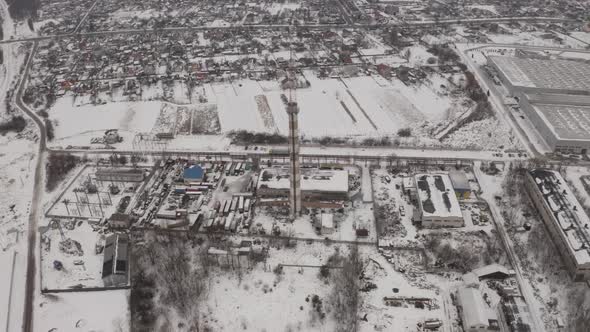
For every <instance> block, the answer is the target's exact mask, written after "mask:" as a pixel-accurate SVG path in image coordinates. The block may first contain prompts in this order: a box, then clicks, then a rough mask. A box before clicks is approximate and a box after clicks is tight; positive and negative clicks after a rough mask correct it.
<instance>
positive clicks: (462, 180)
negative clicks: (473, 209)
mask: <svg viewBox="0 0 590 332" xmlns="http://www.w3.org/2000/svg"><path fill="white" fill-rule="evenodd" d="M449 177H450V178H451V184H452V185H453V189H454V190H455V195H456V196H457V198H458V199H469V198H470V197H471V185H470V184H469V180H468V179H467V176H466V175H465V173H464V172H461V171H451V172H449Z"/></svg>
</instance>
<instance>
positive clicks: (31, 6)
mask: <svg viewBox="0 0 590 332" xmlns="http://www.w3.org/2000/svg"><path fill="white" fill-rule="evenodd" d="M6 3H7V4H8V9H9V10H10V16H12V18H14V19H17V20H20V19H24V18H27V17H35V16H37V10H38V9H39V6H40V0H6Z"/></svg>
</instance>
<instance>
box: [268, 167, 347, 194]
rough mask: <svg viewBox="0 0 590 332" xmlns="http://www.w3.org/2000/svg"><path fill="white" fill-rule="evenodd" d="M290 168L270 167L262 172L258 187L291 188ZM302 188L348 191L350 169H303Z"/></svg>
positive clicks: (303, 189)
mask: <svg viewBox="0 0 590 332" xmlns="http://www.w3.org/2000/svg"><path fill="white" fill-rule="evenodd" d="M289 178H290V175H289V170H288V169H286V168H269V169H265V170H263V171H262V172H260V177H259V179H258V188H269V189H289V186H290V184H289V183H290V182H289ZM301 190H302V191H318V192H341V193H345V192H348V171H346V170H318V169H301Z"/></svg>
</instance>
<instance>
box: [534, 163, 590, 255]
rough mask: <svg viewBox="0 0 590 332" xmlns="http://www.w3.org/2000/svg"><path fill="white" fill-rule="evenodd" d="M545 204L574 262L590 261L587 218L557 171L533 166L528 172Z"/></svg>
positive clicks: (588, 222)
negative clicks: (557, 224) (557, 225)
mask: <svg viewBox="0 0 590 332" xmlns="http://www.w3.org/2000/svg"><path fill="white" fill-rule="evenodd" d="M530 174H531V176H532V177H533V179H534V180H535V183H536V184H537V187H538V188H539V190H540V191H541V193H542V194H543V198H544V199H545V203H546V204H547V205H548V206H549V208H550V210H551V211H552V212H553V216H554V217H555V220H557V222H558V223H559V229H560V230H561V236H562V237H563V238H564V239H566V240H567V241H566V243H567V244H568V246H569V249H570V251H571V252H572V253H573V255H574V257H575V259H576V262H577V264H587V263H590V230H589V229H588V227H589V226H590V219H589V218H588V215H587V214H586V213H585V212H584V209H583V208H582V206H581V205H580V203H579V202H578V200H577V199H576V197H575V196H574V194H573V192H572V191H571V189H570V188H569V186H568V185H567V183H566V182H565V180H564V179H563V177H562V176H561V174H559V172H556V171H553V170H547V169H535V170H532V171H531V172H530Z"/></svg>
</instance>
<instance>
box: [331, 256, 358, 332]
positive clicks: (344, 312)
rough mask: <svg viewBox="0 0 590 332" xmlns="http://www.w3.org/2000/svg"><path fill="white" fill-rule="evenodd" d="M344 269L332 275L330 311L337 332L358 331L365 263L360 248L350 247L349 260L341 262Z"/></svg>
mask: <svg viewBox="0 0 590 332" xmlns="http://www.w3.org/2000/svg"><path fill="white" fill-rule="evenodd" d="M341 262H342V268H341V269H337V270H335V271H334V273H332V283H333V284H332V292H331V293H330V295H329V296H328V300H329V306H330V311H331V312H332V313H333V315H334V319H335V321H336V324H337V326H336V332H350V331H357V330H358V311H359V307H360V305H361V300H360V296H359V293H360V277H361V275H362V272H363V262H362V260H361V258H360V255H359V251H358V247H357V246H350V253H349V254H348V258H347V259H343V260H341Z"/></svg>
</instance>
